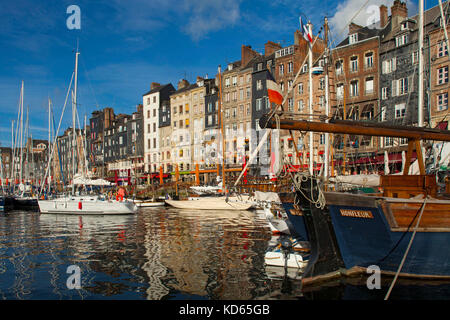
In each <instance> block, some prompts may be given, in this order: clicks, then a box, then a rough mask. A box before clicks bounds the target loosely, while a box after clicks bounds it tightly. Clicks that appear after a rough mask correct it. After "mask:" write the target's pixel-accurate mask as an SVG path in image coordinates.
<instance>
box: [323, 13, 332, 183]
mask: <svg viewBox="0 0 450 320" xmlns="http://www.w3.org/2000/svg"><path fill="white" fill-rule="evenodd" d="M325 114H326V120H325V122H326V123H328V117H329V116H330V103H329V89H328V18H327V17H325ZM329 149H330V134H329V133H328V132H327V133H325V154H324V156H325V159H324V161H323V162H324V178H325V180H327V179H328V171H329V157H330V156H329Z"/></svg>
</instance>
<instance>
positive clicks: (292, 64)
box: [288, 62, 294, 73]
mask: <svg viewBox="0 0 450 320" xmlns="http://www.w3.org/2000/svg"><path fill="white" fill-rule="evenodd" d="M292 72H294V63H292V62H289V63H288V73H292Z"/></svg>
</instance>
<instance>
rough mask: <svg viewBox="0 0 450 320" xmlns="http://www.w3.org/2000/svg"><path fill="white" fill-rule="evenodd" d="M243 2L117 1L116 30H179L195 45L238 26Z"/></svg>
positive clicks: (187, 0) (219, 0) (143, 31)
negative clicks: (214, 33)
mask: <svg viewBox="0 0 450 320" xmlns="http://www.w3.org/2000/svg"><path fill="white" fill-rule="evenodd" d="M240 2H241V0H228V1H221V0H197V1H190V0H153V1H148V0H136V1H133V2H124V1H120V0H114V1H113V2H112V3H111V4H112V6H113V7H114V9H115V11H116V16H115V20H114V24H115V25H114V27H115V28H116V30H117V27H119V28H118V30H123V31H126V32H129V31H135V32H142V33H144V34H146V33H154V32H159V31H160V30H162V29H163V28H170V27H175V28H178V29H179V30H180V31H181V32H183V33H185V34H187V35H189V36H190V37H191V38H192V39H193V40H194V41H198V40H200V39H203V38H205V37H206V36H207V35H208V34H209V33H211V32H214V31H218V30H221V29H222V28H225V27H229V26H230V25H233V24H235V23H236V22H237V21H238V20H239V17H240V8H239V6H240Z"/></svg>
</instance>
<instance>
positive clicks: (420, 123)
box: [417, 0, 424, 127]
mask: <svg viewBox="0 0 450 320" xmlns="http://www.w3.org/2000/svg"><path fill="white" fill-rule="evenodd" d="M418 95H419V105H418V114H417V116H418V126H419V127H423V123H424V121H423V118H424V116H423V114H424V113H423V0H419V93H418Z"/></svg>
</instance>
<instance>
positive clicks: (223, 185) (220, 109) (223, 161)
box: [218, 66, 226, 192]
mask: <svg viewBox="0 0 450 320" xmlns="http://www.w3.org/2000/svg"><path fill="white" fill-rule="evenodd" d="M218 100H219V108H218V113H219V121H220V132H221V135H222V190H223V191H224V192H225V190H226V186H225V181H226V177H225V134H224V132H223V116H222V68H221V67H220V66H219V99H218Z"/></svg>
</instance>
